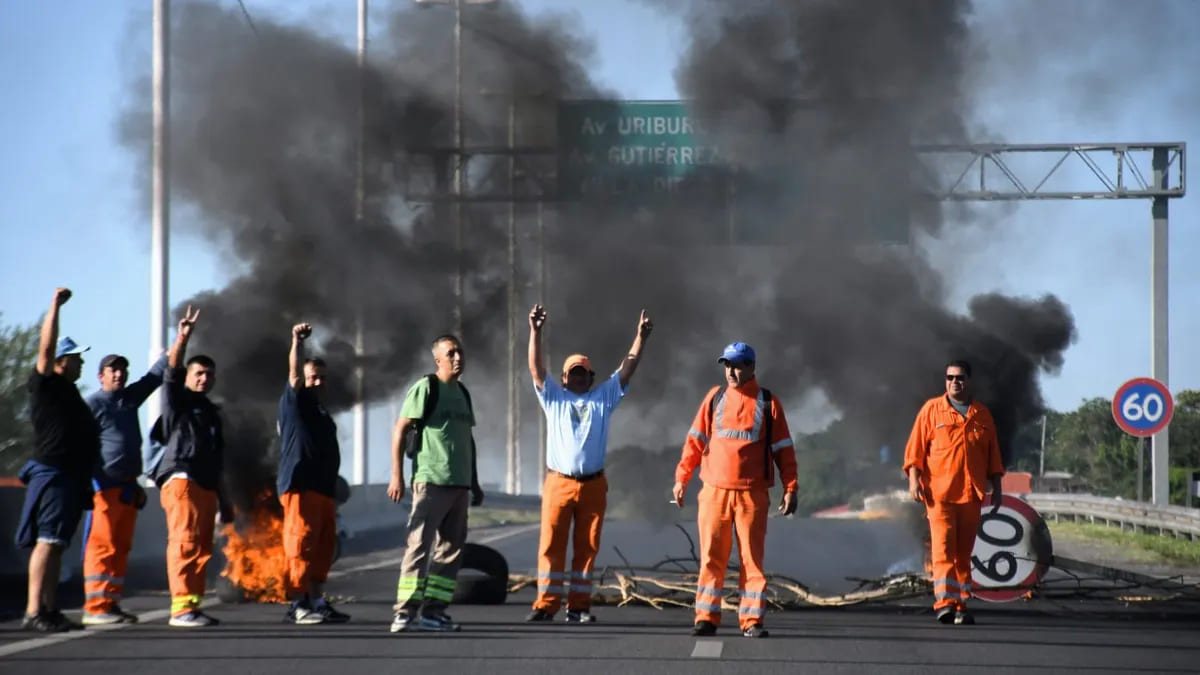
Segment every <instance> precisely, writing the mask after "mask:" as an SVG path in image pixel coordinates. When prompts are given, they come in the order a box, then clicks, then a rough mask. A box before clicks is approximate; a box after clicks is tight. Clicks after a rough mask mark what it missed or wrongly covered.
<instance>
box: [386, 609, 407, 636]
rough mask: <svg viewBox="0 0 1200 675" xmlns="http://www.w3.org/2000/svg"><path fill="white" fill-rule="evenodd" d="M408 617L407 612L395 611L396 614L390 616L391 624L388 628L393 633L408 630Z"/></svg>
mask: <svg viewBox="0 0 1200 675" xmlns="http://www.w3.org/2000/svg"><path fill="white" fill-rule="evenodd" d="M409 618H410V617H409V616H408V612H396V615H395V616H393V617H392V626H391V628H390V630H391V631H392V632H393V633H400V632H403V631H406V630H408V624H409Z"/></svg>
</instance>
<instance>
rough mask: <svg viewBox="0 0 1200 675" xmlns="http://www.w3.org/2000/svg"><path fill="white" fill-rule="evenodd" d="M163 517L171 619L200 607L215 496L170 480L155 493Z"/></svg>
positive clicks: (209, 555)
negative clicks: (160, 503)
mask: <svg viewBox="0 0 1200 675" xmlns="http://www.w3.org/2000/svg"><path fill="white" fill-rule="evenodd" d="M159 499H160V500H161V501H162V507H163V511H165V512H166V515H167V585H168V587H169V588H170V589H171V616H179V615H180V614H186V613H187V612H190V611H191V610H193V609H196V608H197V607H199V606H200V600H201V599H202V598H203V597H204V582H205V578H204V574H205V571H206V570H207V568H208V561H209V559H210V558H212V547H213V531H214V529H215V520H216V517H217V493H216V492H215V491H213V490H206V489H204V488H202V487H200V486H199V485H197V484H195V483H194V482H192V481H191V480H189V479H187V478H172V479H170V480H168V481H167V482H166V483H164V484H163V486H162V490H160V491H159Z"/></svg>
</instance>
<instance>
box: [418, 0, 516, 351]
mask: <svg viewBox="0 0 1200 675" xmlns="http://www.w3.org/2000/svg"><path fill="white" fill-rule="evenodd" d="M498 1H499V0H413V2H415V3H417V5H418V6H420V7H429V6H431V5H449V6H451V7H453V9H454V159H453V173H452V175H451V179H450V180H451V187H450V191H451V195H452V197H451V198H452V199H453V202H454V205H453V207H452V208H451V214H452V215H453V221H454V222H453V224H452V227H453V228H454V334H455V335H457V336H459V338H460V339H461V338H462V331H463V263H462V258H463V218H462V194H463V119H462V117H463V115H462V80H463V78H462V7H463V5H464V4H467V5H492V4H495V3H496V2H498Z"/></svg>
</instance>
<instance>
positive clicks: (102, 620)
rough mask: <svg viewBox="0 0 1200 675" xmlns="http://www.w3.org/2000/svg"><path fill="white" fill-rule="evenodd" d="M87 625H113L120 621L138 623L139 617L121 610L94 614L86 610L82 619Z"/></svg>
mask: <svg viewBox="0 0 1200 675" xmlns="http://www.w3.org/2000/svg"><path fill="white" fill-rule="evenodd" d="M81 622H82V623H83V625H85V626H112V625H114V624H118V623H137V617H136V616H134V615H132V614H126V613H125V612H122V611H120V610H117V611H114V612H99V613H96V614H93V613H91V612H84V613H83V619H82V621H81Z"/></svg>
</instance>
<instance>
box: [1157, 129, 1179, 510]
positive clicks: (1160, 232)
mask: <svg viewBox="0 0 1200 675" xmlns="http://www.w3.org/2000/svg"><path fill="white" fill-rule="evenodd" d="M1181 161H1182V160H1181ZM1151 162H1152V166H1153V169H1154V185H1155V186H1156V187H1158V188H1160V189H1165V188H1166V187H1167V148H1155V149H1154V156H1153V159H1152V160H1151ZM1150 213H1151V216H1152V218H1153V224H1152V225H1151V227H1152V228H1153V235H1152V242H1153V243H1152V245H1151V249H1150V251H1151V253H1150V270H1151V272H1150V278H1151V283H1150V344H1151V347H1150V373H1151V376H1152V377H1153V378H1154V379H1156V380H1158V381H1159V382H1161V383H1162V384H1163V386H1164V387H1167V388H1168V390H1170V386H1169V383H1168V382H1167V376H1168V372H1169V371H1168V368H1167V329H1168V322H1167V198H1166V197H1155V198H1154V202H1153V204H1152V205H1151V206H1150ZM1150 448H1151V459H1150V481H1151V488H1150V494H1151V498H1152V499H1153V500H1154V504H1155V505H1156V506H1165V505H1166V504H1169V503H1170V501H1171V494H1170V487H1169V486H1170V481H1169V478H1168V474H1169V468H1170V465H1171V462H1170V444H1169V441H1168V435H1167V429H1163V430H1162V431H1160V432H1158V433H1157V434H1154V437H1153V440H1152V441H1151V446H1150Z"/></svg>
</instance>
